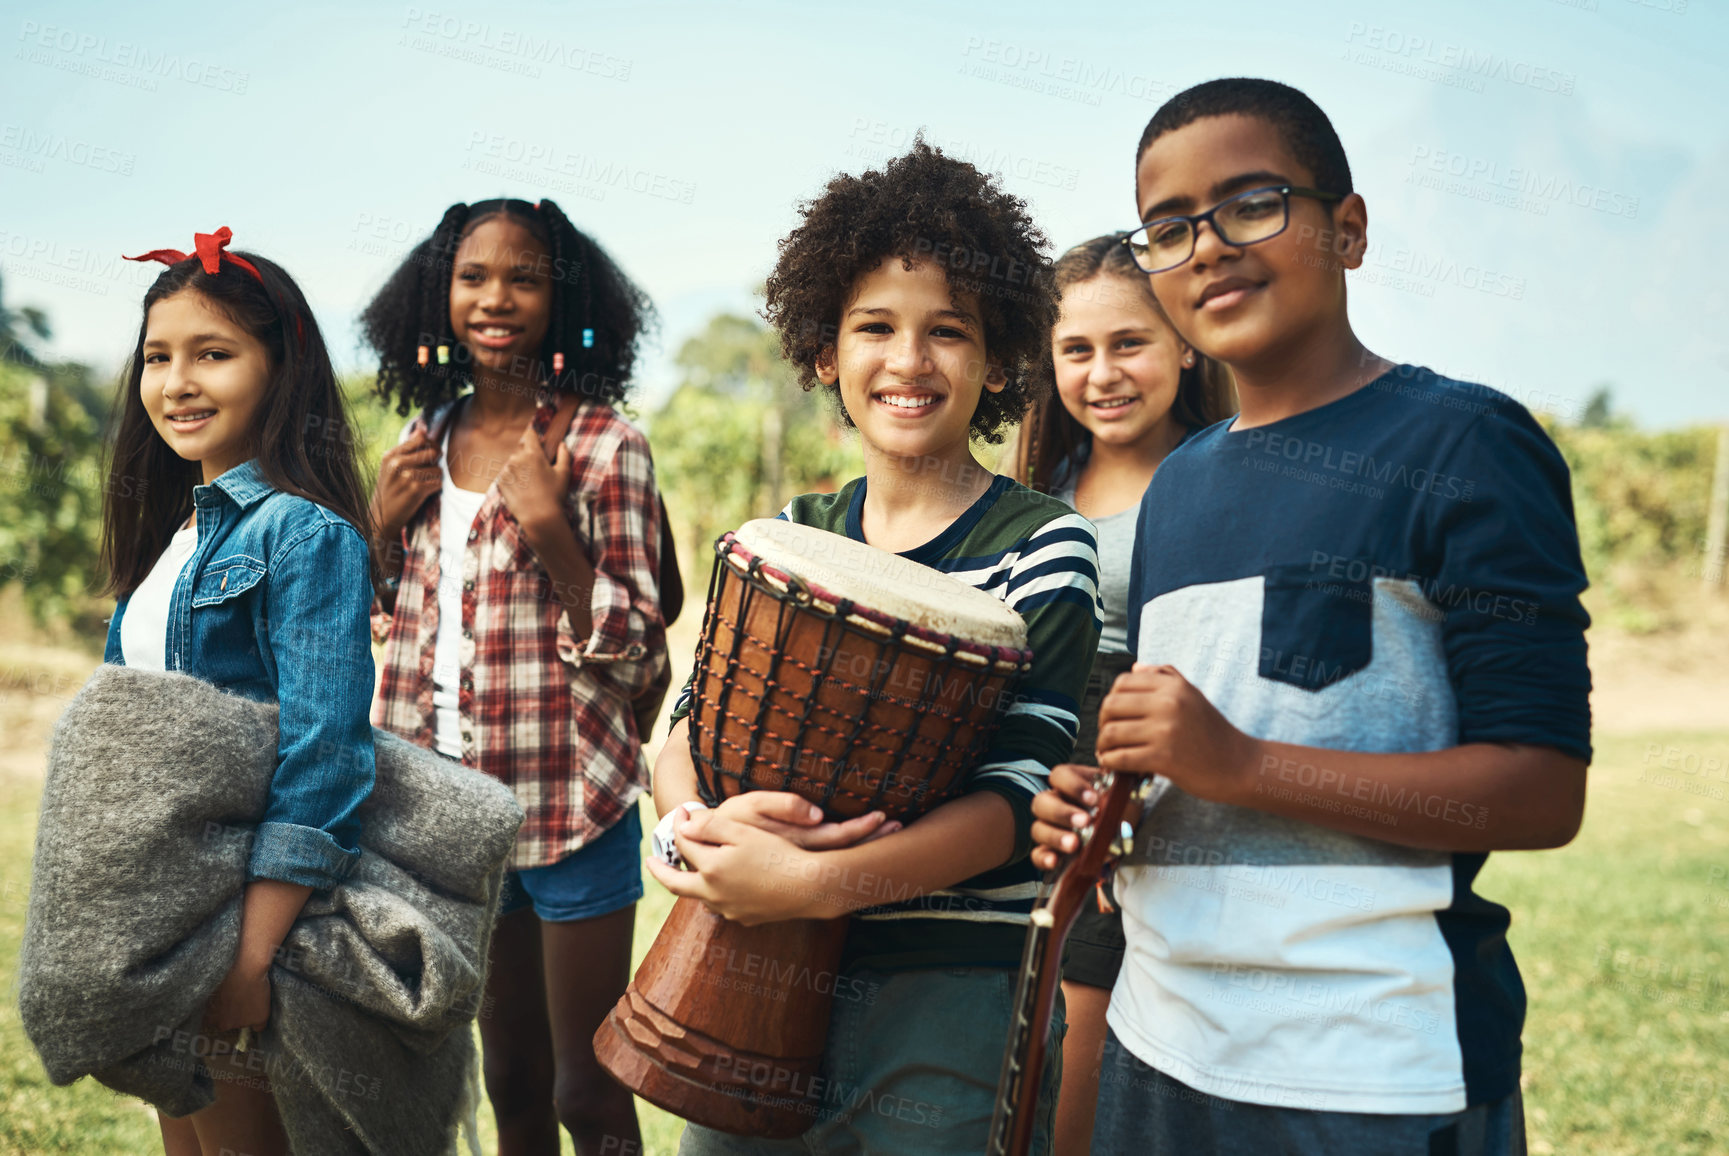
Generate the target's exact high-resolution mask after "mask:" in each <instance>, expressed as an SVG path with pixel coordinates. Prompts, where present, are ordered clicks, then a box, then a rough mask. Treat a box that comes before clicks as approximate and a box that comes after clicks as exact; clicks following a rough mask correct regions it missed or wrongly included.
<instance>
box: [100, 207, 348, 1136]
mask: <svg viewBox="0 0 1729 1156" xmlns="http://www.w3.org/2000/svg"><path fill="white" fill-rule="evenodd" d="M229 238H230V233H229V231H228V229H226V228H222V229H218V230H217V231H216V232H215V233H200V234H198V235H197V241H196V245H195V253H193V254H187V253H182V252H180V251H178V250H174V249H157V250H155V251H153V252H150V253H146V254H144V255H143V256H141V257H132V258H128V259H129V260H134V261H160V262H162V263H163V264H165V265H167V266H168V268H167V269H166V270H165V271H164V272H163V273H162V274H161V275H160V276H159V277H157V278H156V282H155V283H154V284H153V285H151V286H150V290H149V292H147V293H146V294H145V295H144V320H143V324H142V325H140V327H139V332H138V343H137V345H136V346H135V347H134V349H133V354H132V360H131V364H130V365H129V367H128V368H127V371H126V376H125V378H124V381H123V385H122V390H121V394H120V398H119V401H118V411H119V415H120V418H119V428H118V430H117V432H116V433H115V436H114V445H113V452H112V455H111V457H110V459H109V466H108V485H107V488H106V489H105V491H104V495H105V498H104V503H103V511H102V565H103V569H104V570H105V571H106V572H107V574H108V583H109V590H110V592H112V593H114V594H117V595H118V596H119V599H120V601H119V605H118V606H116V607H115V609H114V617H113V618H112V619H111V620H110V622H109V627H108V642H107V647H106V649H105V652H104V656H103V657H104V661H106V662H111V663H118V664H121V665H126V666H132V667H141V668H144V669H147V670H174V671H181V672H183V673H185V674H188V675H191V676H192V677H194V678H198V679H202V680H204V681H205V682H210V683H214V684H216V685H217V686H220V687H222V688H223V689H224V690H227V691H230V692H232V693H234V694H238V695H241V696H244V697H246V698H251V699H259V700H263V701H272V702H276V703H277V704H278V705H279V707H280V716H279V717H280V723H279V726H280V731H281V734H280V739H279V743H278V760H279V761H278V763H277V768H276V772H275V774H274V777H273V778H272V779H271V782H270V793H269V796H268V799H267V801H266V804H265V812H264V818H263V821H262V822H260V823H259V825H258V827H257V830H256V833H255V835H254V836H253V841H252V846H251V852H250V859H249V861H248V864H247V873H246V878H247V884H246V890H245V894H244V898H243V899H242V901H241V916H240V943H239V948H238V950H237V951H236V953H235V957H234V960H233V962H232V963H231V964H230V965H229V967H228V972H227V975H226V977H225V978H224V979H223V980H222V981H221V983H220V985H219V986H218V987H217V988H216V991H215V992H214V994H213V995H212V996H211V997H210V1001H209V1003H208V1004H207V1005H206V1006H205V1010H204V1021H203V1028H204V1030H203V1035H202V1037H201V1038H202V1039H203V1040H205V1041H206V1046H205V1047H204V1048H203V1049H202V1050H201V1051H200V1055H201V1056H203V1062H204V1064H205V1066H206V1067H207V1068H208V1069H209V1071H210V1074H211V1076H212V1077H214V1083H215V1087H216V1100H215V1102H214V1103H213V1104H211V1105H210V1106H209V1107H206V1108H203V1109H200V1110H199V1111H196V1112H194V1113H192V1114H191V1115H190V1116H187V1117H183V1118H179V1119H174V1118H169V1117H166V1116H162V1117H160V1120H161V1127H162V1142H163V1146H164V1148H165V1150H166V1151H167V1153H168V1154H169V1156H199V1153H200V1152H202V1153H203V1154H204V1156H216V1154H217V1153H218V1152H219V1151H220V1152H234V1151H242V1152H250V1153H257V1154H259V1156H265V1154H274V1153H286V1152H287V1151H288V1139H287V1136H286V1134H285V1133H284V1132H283V1128H282V1122H281V1119H280V1117H279V1116H278V1114H277V1110H276V1105H275V1101H274V1099H273V1098H272V1095H271V1093H270V1091H269V1090H268V1088H267V1087H263V1086H261V1085H264V1084H267V1083H268V1081H267V1080H263V1081H261V1080H259V1079H258V1072H259V1069H258V1068H257V1067H256V1066H252V1065H251V1064H249V1062H248V1057H247V1056H246V1055H245V1054H243V1053H244V1051H245V1049H246V1047H247V1038H248V1035H249V1033H251V1032H253V1031H257V1030H258V1029H261V1028H263V1027H264V1026H265V1022H266V1021H267V1020H268V1019H269V1017H270V978H269V972H270V965H271V961H272V958H273V956H274V955H275V953H276V951H277V949H278V948H279V947H280V946H281V944H282V941H283V939H284V938H285V937H286V936H287V934H288V931H289V928H290V927H291V926H292V925H293V923H294V921H295V919H296V918H297V917H298V916H299V914H300V910H301V908H302V907H303V906H304V905H305V903H306V901H307V899H308V898H309V897H310V896H311V894H312V892H313V891H315V890H326V889H329V888H331V887H334V886H335V885H336V884H337V883H339V882H341V881H342V880H343V879H344V878H345V877H346V876H347V875H348V874H349V873H350V872H352V871H353V869H354V866H355V864H356V863H358V862H359V860H360V845H359V836H360V820H359V817H358V814H357V812H358V810H359V807H360V805H361V803H363V802H364V801H365V800H366V798H367V796H368V795H370V794H371V793H372V783H373V768H374V764H373V746H372V728H371V727H370V726H369V725H368V723H367V718H366V710H367V704H368V702H369V701H370V700H371V697H372V678H373V667H372V650H371V647H370V646H369V645H368V642H367V627H366V618H367V606H368V604H369V603H370V602H371V599H372V586H371V583H370V582H369V581H368V580H367V549H366V532H367V512H366V501H365V497H364V491H363V489H362V487H361V482H360V473H359V470H358V468H357V466H356V464H355V453H354V441H353V438H352V435H351V431H350V428H349V425H348V415H347V413H346V411H345V409H344V406H343V400H342V391H341V389H340V388H339V387H338V386H337V383H336V375H335V374H334V373H333V372H332V371H331V367H330V357H329V354H328V353H326V351H325V348H324V340H323V338H322V337H321V336H320V335H319V332H318V324H317V322H315V321H314V320H313V319H312V313H311V311H310V310H309V309H308V308H307V305H306V298H305V297H303V296H302V295H301V293H300V289H299V288H298V287H297V286H296V285H295V284H294V282H293V281H292V280H291V279H290V278H289V276H288V274H287V273H286V272H284V271H283V270H282V268H281V266H279V265H277V264H275V263H274V262H272V261H267V260H265V259H264V258H263V257H260V256H257V255H256V254H252V253H230V252H227V251H226V247H227V245H228V242H229ZM265 1054H266V1056H268V1054H269V1053H268V1052H266V1053H265ZM265 1070H266V1072H268V1070H269V1069H268V1068H266V1069H265Z"/></svg>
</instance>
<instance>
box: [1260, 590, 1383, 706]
mask: <svg viewBox="0 0 1729 1156" xmlns="http://www.w3.org/2000/svg"><path fill="white" fill-rule="evenodd" d="M1263 581H1264V582H1265V588H1264V590H1263V592H1262V595H1261V661H1260V668H1259V673H1260V676H1261V677H1262V678H1270V679H1272V680H1274V681H1275V682H1282V683H1285V684H1287V685H1289V686H1294V687H1298V688H1299V689H1302V690H1309V691H1316V690H1322V689H1325V688H1326V687H1329V686H1331V685H1332V684H1334V683H1335V682H1338V681H1339V680H1340V679H1343V678H1349V677H1350V676H1351V675H1353V674H1355V673H1357V672H1358V671H1359V670H1362V669H1363V668H1364V667H1365V666H1368V665H1369V659H1370V658H1371V657H1372V656H1373V652H1374V636H1373V632H1372V630H1371V627H1372V625H1373V621H1374V588H1373V586H1372V585H1371V583H1370V581H1369V580H1368V579H1363V580H1362V581H1358V582H1350V581H1345V580H1343V579H1333V578H1328V577H1327V576H1325V575H1324V574H1316V572H1315V571H1314V570H1312V569H1310V568H1309V567H1308V566H1306V565H1301V564H1298V565H1290V566H1273V567H1271V568H1269V569H1268V570H1267V572H1266V574H1265V575H1264V577H1263Z"/></svg>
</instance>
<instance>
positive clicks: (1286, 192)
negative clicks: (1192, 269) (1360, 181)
mask: <svg viewBox="0 0 1729 1156" xmlns="http://www.w3.org/2000/svg"><path fill="white" fill-rule="evenodd" d="M1260 193H1278V194H1280V196H1281V198H1282V199H1283V205H1284V209H1285V220H1284V223H1283V224H1281V225H1280V226H1279V227H1278V228H1277V229H1275V230H1273V231H1272V232H1271V233H1268V234H1267V235H1266V236H1265V237H1256V238H1255V239H1254V240H1253V241H1233V240H1231V238H1230V237H1229V236H1228V235H1226V232H1225V230H1224V229H1221V228H1220V227H1219V222H1218V221H1217V220H1216V219H1215V217H1214V214H1215V213H1217V212H1218V211H1219V210H1220V209H1222V208H1224V207H1225V206H1226V205H1229V204H1232V203H1234V202H1236V201H1240V200H1242V199H1243V198H1245V197H1253V196H1256V195H1258V194H1260ZM1292 197H1313V198H1314V199H1315V200H1317V201H1342V200H1344V199H1345V195H1344V194H1343V193H1329V192H1326V191H1324V190H1322V189H1309V188H1304V187H1303V186H1302V185H1262V186H1261V187H1260V188H1255V189H1244V190H1243V191H1242V192H1240V193H1233V194H1231V195H1230V196H1228V197H1226V198H1225V199H1224V200H1222V201H1220V202H1219V203H1218V204H1216V205H1214V206H1213V207H1212V208H1210V209H1208V210H1207V211H1206V212H1204V213H1195V214H1193V215H1192V216H1191V215H1187V214H1183V213H1173V214H1172V215H1170V216H1168V217H1155V218H1154V219H1152V220H1151V221H1147V222H1145V223H1143V224H1142V225H1140V226H1139V227H1138V228H1135V229H1131V230H1130V231H1129V232H1127V233H1125V234H1123V245H1124V247H1125V248H1127V249H1128V251H1129V259H1130V260H1132V261H1134V263H1135V268H1137V269H1139V270H1140V271H1141V272H1143V273H1148V274H1152V273H1168V272H1170V271H1171V270H1172V269H1176V268H1179V267H1181V266H1183V265H1187V264H1188V263H1189V260H1190V259H1191V258H1193V257H1194V255H1195V243H1196V242H1197V241H1199V240H1200V239H1201V222H1202V221H1205V222H1206V223H1207V224H1209V225H1211V226H1212V227H1213V232H1214V233H1215V234H1217V235H1218V238H1219V240H1221V241H1223V242H1224V243H1225V244H1227V245H1229V246H1231V247H1232V248H1233V249H1240V248H1242V247H1243V246H1245V245H1259V244H1260V243H1261V242H1262V241H1271V240H1272V239H1273V238H1274V237H1277V236H1278V235H1279V234H1280V233H1283V232H1284V231H1285V230H1286V229H1288V228H1290V227H1291V198H1292ZM1173 221H1185V222H1187V223H1188V226H1189V251H1188V252H1187V253H1185V254H1184V255H1183V259H1182V260H1181V261H1175V262H1172V263H1171V264H1169V265H1160V266H1158V267H1157V268H1155V269H1149V268H1147V267H1146V266H1145V265H1144V264H1142V263H1141V258H1140V257H1139V256H1138V255H1137V254H1136V252H1135V238H1136V237H1142V238H1144V240H1143V241H1142V242H1141V248H1142V249H1150V248H1151V241H1152V234H1151V230H1152V229H1154V228H1156V227H1157V226H1159V225H1166V224H1170V223H1171V222H1173Z"/></svg>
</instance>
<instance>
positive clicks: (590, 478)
mask: <svg viewBox="0 0 1729 1156" xmlns="http://www.w3.org/2000/svg"><path fill="white" fill-rule="evenodd" d="M651 320H652V307H651V306H650V305H649V302H648V300H647V299H646V298H645V297H644V296H643V294H642V292H641V291H640V290H639V289H637V287H636V286H635V285H633V284H632V283H631V282H630V280H629V279H628V278H626V276H625V275H624V273H623V272H621V271H620V270H619V268H618V267H617V266H616V265H615V264H614V263H613V262H612V260H611V259H610V258H609V257H608V256H607V255H606V253H604V252H603V251H602V250H601V248H600V246H598V245H596V244H595V243H594V241H592V240H591V239H590V238H589V237H587V236H586V235H585V234H583V233H582V232H581V231H580V230H578V229H577V228H576V227H575V226H573V225H572V224H571V223H570V221H569V220H568V219H566V217H565V215H564V214H563V212H561V211H560V210H559V208H558V206H557V205H555V204H553V203H552V202H551V201H541V202H540V203H539V204H530V203H529V202H526V201H518V200H492V201H483V202H480V203H478V204H474V205H461V204H459V205H453V206H451V207H450V208H449V209H448V210H447V211H446V212H445V214H444V218H443V220H442V221H440V222H439V225H438V228H437V229H436V230H434V232H433V234H432V236H431V237H429V238H427V240H425V241H424V242H422V243H421V244H420V245H419V246H418V247H416V248H415V249H414V251H413V252H412V253H411V254H410V255H409V257H408V259H407V260H406V261H404V262H403V264H402V267H401V268H399V269H398V270H397V271H396V273H395V274H394V275H393V276H392V277H391V278H390V280H389V282H388V283H387V284H386V285H385V286H384V289H383V290H382V291H381V292H380V293H379V294H378V296H377V298H375V299H374V300H373V302H372V303H371V305H369V306H368V307H367V309H366V311H365V314H364V315H363V317H362V319H361V321H362V326H363V330H364V333H365V336H366V339H367V341H368V342H369V343H370V344H371V345H372V347H373V348H374V349H376V350H377V351H378V355H379V361H380V364H379V371H378V390H379V392H380V393H381V394H382V395H383V396H385V397H386V398H391V399H394V400H395V402H396V405H397V410H398V412H399V413H403V414H407V413H409V412H410V410H414V409H418V410H419V411H420V412H419V413H418V415H417V416H416V417H415V418H414V419H413V420H412V421H411V422H410V423H409V425H408V427H407V429H406V430H405V431H404V434H403V438H402V440H401V442H400V443H399V444H398V445H397V446H395V447H394V448H393V449H391V450H389V451H388V452H386V453H385V454H384V458H383V461H382V463H381V465H380V468H379V479H378V486H377V488H376V490H375V492H374V496H373V503H372V511H373V518H374V520H375V522H376V525H377V532H376V537H375V539H374V556H375V558H376V559H377V564H378V566H379V568H380V570H381V571H382V573H383V585H384V590H383V592H382V593H381V595H380V598H379V604H378V607H377V610H376V612H375V615H374V627H375V630H374V633H375V635H376V636H377V637H378V638H379V639H380V640H381V641H383V642H384V643H385V651H384V659H383V665H384V673H383V678H382V680H381V683H380V686H379V693H378V697H377V701H376V705H375V707H374V718H373V721H374V722H376V723H377V724H378V725H379V726H381V727H384V728H385V729H387V730H391V731H394V732H395V733H397V734H400V735H402V736H403V737H404V738H407V739H409V740H411V741H413V742H416V743H419V744H420V745H422V746H426V747H430V748H432V749H434V750H437V751H439V752H440V753H442V754H444V755H446V756H448V757H450V758H452V759H458V760H460V761H461V762H462V763H463V764H464V765H465V766H468V767H472V768H474V769H476V770H479V771H482V772H484V773H486V774H489V775H492V776H494V777H496V778H498V779H500V780H501V781H503V782H504V783H506V784H507V785H509V786H510V787H511V788H512V790H513V791H514V792H515V793H516V797H517V800H518V801H519V802H520V803H521V804H522V808H523V810H524V812H525V813H526V815H527V819H526V821H525V822H524V823H523V826H522V830H521V833H520V835H519V836H518V840H517V845H516V850H515V851H514V853H513V855H512V860H511V863H510V868H511V870H510V871H509V872H508V873H507V875H506V877H505V895H504V899H503V903H502V906H501V909H500V918H499V922H498V926H497V929H496V931H495V932H494V936H493V941H492V961H491V968H490V972H489V974H488V976H487V985H486V1007H487V1011H486V1014H484V1015H483V1016H482V1017H481V1039H482V1044H483V1049H484V1054H485V1074H486V1089H487V1094H488V1096H489V1097H490V1099H491V1101H492V1106H493V1111H494V1114H495V1115H496V1117H497V1120H498V1133H499V1152H500V1153H501V1154H502V1156H514V1154H523V1153H548V1154H553V1153H557V1151H558V1149H559V1137H558V1128H559V1125H560V1124H561V1123H562V1124H563V1126H564V1127H565V1128H566V1129H567V1130H568V1131H569V1132H570V1134H571V1136H572V1138H573V1139H574V1141H575V1143H576V1149H577V1151H578V1152H585V1153H595V1152H603V1151H634V1150H635V1147H634V1146H635V1145H637V1144H638V1143H639V1137H638V1131H637V1122H636V1111H635V1107H634V1104H633V1101H632V1100H631V1097H630V1094H629V1093H628V1092H627V1091H626V1090H625V1089H624V1088H623V1087H621V1086H620V1085H619V1084H617V1083H616V1082H614V1081H613V1080H612V1078H611V1077H610V1076H609V1075H607V1074H606V1072H605V1071H604V1070H602V1069H601V1068H600V1067H599V1065H598V1064H597V1063H596V1061H595V1058H594V1052H593V1046H592V1043H591V1040H592V1037H593V1035H594V1032H595V1029H596V1028H598V1027H599V1026H600V1023H601V1020H602V1019H603V1018H604V1016H605V1015H606V1013H607V1011H608V1010H609V1009H610V1008H611V1007H612V1005H613V1004H614V1003H615V1002H616V1001H617V1000H618V998H619V997H620V996H621V995H622V994H623V993H624V988H625V984H626V981H627V980H628V978H629V972H630V959H631V933H632V929H633V925H634V922H635V905H636V901H637V900H638V899H639V898H640V897H641V896H642V878H641V870H640V858H639V853H638V848H639V844H640V842H641V825H640V821H639V819H638V817H637V799H638V798H639V796H640V795H641V794H642V793H643V791H644V789H645V788H646V787H647V785H648V764H647V761H646V760H645V759H644V757H643V753H642V743H641V740H642V738H643V735H642V734H641V732H640V731H639V724H638V720H637V716H636V714H635V713H634V712H633V709H632V704H633V701H634V700H636V699H637V698H638V697H639V696H640V695H642V694H643V693H644V691H645V690H650V689H651V688H652V687H653V686H654V685H655V684H656V683H657V681H658V680H659V679H660V676H661V674H662V672H663V671H664V669H665V666H666V631H665V624H664V622H663V617H662V611H661V606H660V602H659V598H660V594H659V589H658V584H657V569H658V566H659V560H660V543H661V511H660V507H659V503H658V498H657V494H656V490H655V486H654V470H653V465H652V462H651V460H650V457H649V449H648V443H647V441H646V440H645V439H644V438H643V436H642V434H641V433H639V432H638V431H637V430H636V429H635V428H634V427H633V426H631V425H630V424H629V423H627V422H626V421H625V420H624V419H623V418H622V417H621V416H619V414H618V413H617V411H616V410H615V409H614V408H613V405H614V403H616V402H617V401H619V400H620V399H621V398H622V397H623V395H624V391H625V383H626V382H627V381H628V380H629V377H630V372H631V367H632V364H633V362H634V360H635V356H636V343H637V338H638V337H639V335H640V334H641V333H642V331H643V328H644V326H645V325H646V324H648V323H649V322H650V321H651ZM651 717H652V716H651ZM609 1145H610V1147H609Z"/></svg>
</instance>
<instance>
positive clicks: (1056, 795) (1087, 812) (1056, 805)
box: [1032, 763, 1099, 871]
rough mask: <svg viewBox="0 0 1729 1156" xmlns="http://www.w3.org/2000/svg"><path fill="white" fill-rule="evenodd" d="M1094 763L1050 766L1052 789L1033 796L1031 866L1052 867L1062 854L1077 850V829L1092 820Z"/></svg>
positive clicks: (1096, 798) (1096, 800) (1095, 796)
mask: <svg viewBox="0 0 1729 1156" xmlns="http://www.w3.org/2000/svg"><path fill="white" fill-rule="evenodd" d="M1098 773H1099V769H1098V768H1097V767H1081V766H1075V765H1073V764H1071V763H1064V764H1063V765H1061V766H1058V767H1052V768H1051V789H1050V790H1048V791H1041V792H1039V794H1037V795H1035V796H1034V797H1033V842H1034V843H1035V844H1037V846H1035V847H1034V848H1033V853H1032V860H1033V866H1035V867H1037V868H1039V869H1040V870H1043V871H1050V870H1054V869H1055V868H1056V866H1057V864H1058V863H1060V862H1062V857H1063V856H1064V855H1070V854H1073V853H1074V852H1075V851H1078V850H1080V846H1081V838H1080V836H1079V835H1078V834H1076V832H1078V831H1079V830H1080V829H1081V828H1082V827H1085V826H1086V825H1087V824H1088V823H1091V822H1092V821H1093V808H1095V807H1097V806H1098V804H1099V793H1098V791H1097V790H1095V789H1094V787H1093V776H1094V775H1097V774H1098Z"/></svg>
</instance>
